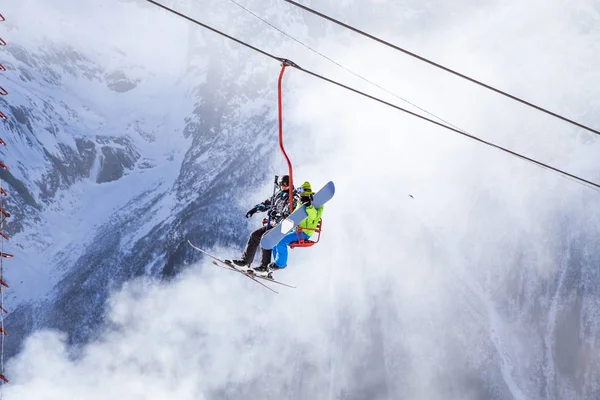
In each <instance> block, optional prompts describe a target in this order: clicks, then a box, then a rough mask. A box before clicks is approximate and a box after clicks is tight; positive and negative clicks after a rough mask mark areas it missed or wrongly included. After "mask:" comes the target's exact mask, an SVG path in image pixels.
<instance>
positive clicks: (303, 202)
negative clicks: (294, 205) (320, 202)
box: [300, 196, 312, 207]
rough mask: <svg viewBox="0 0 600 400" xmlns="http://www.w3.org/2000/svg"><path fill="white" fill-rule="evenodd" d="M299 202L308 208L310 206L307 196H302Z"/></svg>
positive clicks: (309, 199)
mask: <svg viewBox="0 0 600 400" xmlns="http://www.w3.org/2000/svg"><path fill="white" fill-rule="evenodd" d="M300 201H301V202H302V204H304V205H305V206H306V207H310V205H311V204H312V201H311V198H310V197H308V196H302V197H301V198H300Z"/></svg>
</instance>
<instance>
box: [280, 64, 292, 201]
mask: <svg viewBox="0 0 600 400" xmlns="http://www.w3.org/2000/svg"><path fill="white" fill-rule="evenodd" d="M280 60H281V72H280V73H279V79H278V80H277V107H278V120H279V126H278V127H279V148H280V149H281V152H282V153H283V156H284V157H285V160H286V161H287V164H288V174H289V177H290V186H289V200H290V213H291V212H293V211H294V177H293V171H292V162H291V161H290V158H289V157H288V155H287V153H286V152H285V148H284V147H283V110H282V109H283V107H282V102H281V81H282V79H283V73H284V72H285V68H286V67H290V66H295V64H294V63H293V62H291V61H290V60H286V59H285V58H282V59H280Z"/></svg>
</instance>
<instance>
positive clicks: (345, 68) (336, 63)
mask: <svg viewBox="0 0 600 400" xmlns="http://www.w3.org/2000/svg"><path fill="white" fill-rule="evenodd" d="M229 1H231V2H232V3H234V4H235V5H237V6H238V7H240V8H241V9H243V10H245V11H247V12H248V13H249V14H251V15H253V16H254V17H256V18H258V19H259V20H261V21H262V22H264V23H265V24H267V25H269V26H270V27H271V28H273V29H275V30H276V31H278V32H280V33H281V34H283V35H285V36H287V37H288V38H290V39H292V40H293V41H294V42H296V43H298V44H300V45H301V46H304V47H305V48H307V49H308V50H310V51H312V52H313V53H315V54H317V55H319V56H321V57H323V58H325V59H326V60H328V61H330V62H332V63H333V64H335V65H337V66H338V67H340V68H342V69H344V70H345V71H347V72H349V73H351V74H352V75H354V76H356V77H357V78H359V79H362V80H363V81H365V82H367V83H369V84H371V85H373V86H375V87H377V88H379V89H381V90H383V91H384V92H386V93H388V94H391V95H392V96H394V97H396V98H397V99H400V100H402V101H403V102H405V103H407V104H410V105H411V106H413V107H415V108H417V109H419V110H421V111H423V112H424V113H426V114H427V115H431V116H432V117H433V118H437V119H438V120H440V121H442V122H443V123H445V124H446V125H450V126H452V127H454V128H456V129H459V130H461V131H462V129H460V128H458V127H457V126H455V125H453V124H451V123H450V122H448V121H446V120H444V119H443V118H441V117H438V116H437V115H435V114H433V113H431V112H429V111H427V110H426V109H424V108H421V107H419V106H418V105H416V104H415V103H413V102H411V101H409V100H406V99H405V98H403V97H401V96H399V95H397V94H396V93H394V92H392V91H391V90H388V89H386V88H385V87H383V86H381V85H379V84H377V83H375V82H372V81H370V80H369V79H367V78H365V77H364V76H362V75H360V74H359V73H357V72H354V71H352V70H351V69H350V68H347V67H345V66H343V65H342V64H340V63H338V62H337V61H335V60H333V59H331V58H330V57H328V56H326V55H325V54H323V53H321V52H320V51H318V50H315V49H313V48H312V47H310V46H309V45H307V44H305V43H303V42H302V41H300V40H298V39H296V38H295V37H293V36H292V35H290V34H288V33H286V32H285V31H284V30H282V29H280V28H278V27H276V26H275V25H273V24H272V23H270V22H269V21H267V20H265V19H263V18H261V17H260V16H259V15H257V14H256V13H254V12H252V11H251V10H249V9H248V8H246V7H244V6H243V5H241V4H240V3H238V2H237V1H235V0H229Z"/></svg>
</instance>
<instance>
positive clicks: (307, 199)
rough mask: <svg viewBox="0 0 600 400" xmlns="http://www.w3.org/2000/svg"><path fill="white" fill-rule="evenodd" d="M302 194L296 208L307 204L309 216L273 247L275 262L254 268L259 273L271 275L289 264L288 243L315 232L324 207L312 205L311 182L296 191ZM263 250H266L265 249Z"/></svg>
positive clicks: (306, 238)
mask: <svg viewBox="0 0 600 400" xmlns="http://www.w3.org/2000/svg"><path fill="white" fill-rule="evenodd" d="M295 192H296V193H298V194H299V195H300V203H301V204H298V205H297V207H296V209H298V208H299V207H302V205H304V206H306V213H307V214H308V217H307V218H306V219H304V220H303V221H302V222H301V223H300V224H299V225H298V228H297V229H294V230H292V231H291V232H290V233H288V234H287V235H285V236H284V237H283V239H281V241H280V242H279V243H277V245H276V246H275V247H273V262H272V263H268V264H262V263H261V265H260V267H257V268H255V269H254V271H255V272H256V273H257V275H260V276H269V274H270V273H271V272H272V271H277V270H280V269H282V268H285V267H286V266H287V258H288V248H287V246H288V244H290V243H292V242H296V241H299V240H300V239H303V240H308V239H309V238H310V236H311V235H312V234H313V233H314V232H315V229H316V228H317V225H318V224H319V221H320V220H321V216H322V215H323V208H324V206H321V207H319V208H315V207H314V206H313V205H312V200H313V195H314V194H315V193H314V192H313V191H312V189H311V186H310V183H309V182H304V183H303V184H302V186H301V187H300V188H298V189H297V190H296V191H295ZM263 251H266V250H264V249H263Z"/></svg>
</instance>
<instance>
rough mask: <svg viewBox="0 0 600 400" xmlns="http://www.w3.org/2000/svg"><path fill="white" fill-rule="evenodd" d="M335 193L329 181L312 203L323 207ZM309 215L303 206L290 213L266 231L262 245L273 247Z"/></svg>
mask: <svg viewBox="0 0 600 400" xmlns="http://www.w3.org/2000/svg"><path fill="white" fill-rule="evenodd" d="M334 194H335V185H334V184H333V182H328V183H327V184H326V185H325V186H323V187H322V188H321V190H319V191H318V192H317V193H315V195H314V196H313V201H312V205H313V206H314V207H315V208H319V207H321V206H322V205H323V204H325V203H327V202H328V201H329V200H331V199H332V198H333V195H334ZM307 217H308V214H307V213H306V207H305V206H302V207H300V208H298V209H297V210H296V211H294V212H293V213H291V214H290V216H289V217H287V218H286V219H284V220H283V221H281V222H280V223H279V224H277V225H276V226H275V227H274V228H273V229H271V230H270V231H269V232H267V233H265V234H264V235H263V237H262V239H261V240H260V246H261V247H262V248H264V249H267V250H268V249H272V248H273V247H275V245H276V244H277V243H279V242H280V241H281V239H283V237H284V236H285V235H287V234H288V233H289V232H290V231H291V230H292V229H294V228H295V227H297V226H298V224H299V223H300V222H302V221H304V220H305V219H306V218H307Z"/></svg>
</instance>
